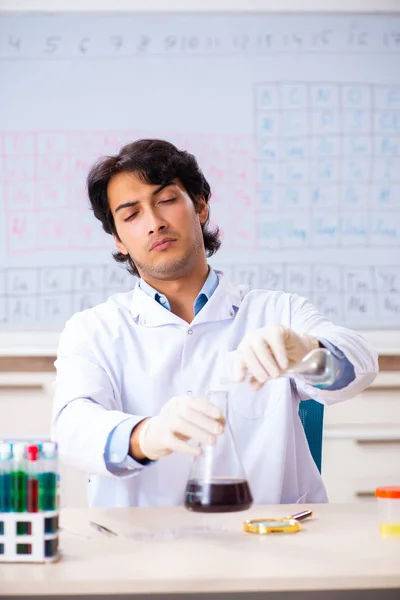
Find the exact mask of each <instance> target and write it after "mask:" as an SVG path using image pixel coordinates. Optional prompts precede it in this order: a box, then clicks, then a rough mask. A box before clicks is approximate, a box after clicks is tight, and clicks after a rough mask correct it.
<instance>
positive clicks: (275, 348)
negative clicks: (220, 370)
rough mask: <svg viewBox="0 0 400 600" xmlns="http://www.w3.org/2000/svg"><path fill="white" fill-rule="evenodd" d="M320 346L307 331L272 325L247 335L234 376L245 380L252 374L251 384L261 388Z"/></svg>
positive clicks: (238, 355)
mask: <svg viewBox="0 0 400 600" xmlns="http://www.w3.org/2000/svg"><path fill="white" fill-rule="evenodd" d="M318 347H319V341H318V340H317V339H316V338H315V337H312V336H310V335H307V334H306V333H296V332H295V331H293V330H292V329H288V328H287V327H283V325H270V326H268V327H262V328H261V329H256V330H255V331H252V332H251V333H248V334H247V335H245V337H244V338H243V340H242V341H241V342H240V344H239V346H238V349H237V352H236V357H235V375H234V376H235V379H236V381H244V380H245V379H246V376H247V375H248V374H250V376H251V377H250V385H251V387H252V388H253V389H254V390H259V389H260V388H261V387H262V386H263V385H264V383H265V382H266V381H267V380H268V379H270V378H274V377H278V376H279V374H280V373H281V371H283V370H284V369H287V368H288V367H290V366H292V365H293V364H295V363H297V362H299V361H300V360H301V359H302V358H304V356H305V355H306V354H308V353H309V352H311V350H314V349H315V348H318Z"/></svg>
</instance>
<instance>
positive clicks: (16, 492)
mask: <svg viewBox="0 0 400 600" xmlns="http://www.w3.org/2000/svg"><path fill="white" fill-rule="evenodd" d="M12 452H13V457H12V467H11V510H12V511H13V512H25V511H26V510H27V479H28V477H27V473H26V444H25V443H23V442H16V443H14V444H13V446H12Z"/></svg>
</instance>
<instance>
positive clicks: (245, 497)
mask: <svg viewBox="0 0 400 600" xmlns="http://www.w3.org/2000/svg"><path fill="white" fill-rule="evenodd" d="M252 503H253V497H252V495H251V491H250V487H249V484H248V482H247V481H246V479H230V478H222V477H221V478H215V479H211V480H209V481H201V480H197V479H190V480H189V481H188V483H187V486H186V495H185V507H186V508H187V509H188V510H192V511H194V512H203V513H213V512H214V513H216V512H237V511H241V510H247V509H248V508H250V506H251V505H252Z"/></svg>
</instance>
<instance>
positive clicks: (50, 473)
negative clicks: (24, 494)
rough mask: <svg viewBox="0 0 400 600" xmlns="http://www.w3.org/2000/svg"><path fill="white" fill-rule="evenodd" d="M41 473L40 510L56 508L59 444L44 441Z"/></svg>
mask: <svg viewBox="0 0 400 600" xmlns="http://www.w3.org/2000/svg"><path fill="white" fill-rule="evenodd" d="M41 463H42V464H41V467H42V468H41V473H40V475H39V510H56V508H57V504H58V500H57V470H58V469H57V444H55V442H43V444H42V453H41Z"/></svg>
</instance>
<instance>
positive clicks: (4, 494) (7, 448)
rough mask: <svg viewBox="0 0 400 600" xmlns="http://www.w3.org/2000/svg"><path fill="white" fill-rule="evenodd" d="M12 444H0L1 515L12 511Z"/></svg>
mask: <svg viewBox="0 0 400 600" xmlns="http://www.w3.org/2000/svg"><path fill="white" fill-rule="evenodd" d="M11 458H12V447H11V444H7V443H2V444H0V513H2V512H10V510H11Z"/></svg>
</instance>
